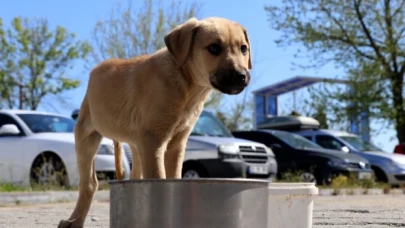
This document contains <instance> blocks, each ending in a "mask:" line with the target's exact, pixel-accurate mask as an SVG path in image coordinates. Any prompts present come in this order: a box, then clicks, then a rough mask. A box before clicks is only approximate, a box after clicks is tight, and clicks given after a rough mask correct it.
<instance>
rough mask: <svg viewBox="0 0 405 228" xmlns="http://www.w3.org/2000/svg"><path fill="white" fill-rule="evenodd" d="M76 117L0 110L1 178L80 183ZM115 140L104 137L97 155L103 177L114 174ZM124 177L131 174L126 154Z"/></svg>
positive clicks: (14, 180)
mask: <svg viewBox="0 0 405 228" xmlns="http://www.w3.org/2000/svg"><path fill="white" fill-rule="evenodd" d="M74 125H75V121H74V120H72V119H71V118H70V117H65V116H63V115H59V114H54V113H48V112H39V111H29V110H1V111H0V148H1V151H0V182H7V183H15V184H22V185H29V184H41V185H42V184H46V183H50V182H55V183H56V184H60V185H64V186H77V185H78V181H79V175H78V171H77V164H76V162H77V161H76V153H75V140H74V134H73V129H74ZM112 148H113V143H112V141H111V140H108V139H105V138H104V139H103V140H102V142H101V145H100V147H99V149H98V153H97V155H96V158H95V171H96V172H97V175H98V177H99V179H100V178H105V179H112V178H114V174H115V163H114V156H113V149H112ZM123 164H124V177H125V178H129V171H130V169H129V163H128V160H127V158H126V157H125V158H123Z"/></svg>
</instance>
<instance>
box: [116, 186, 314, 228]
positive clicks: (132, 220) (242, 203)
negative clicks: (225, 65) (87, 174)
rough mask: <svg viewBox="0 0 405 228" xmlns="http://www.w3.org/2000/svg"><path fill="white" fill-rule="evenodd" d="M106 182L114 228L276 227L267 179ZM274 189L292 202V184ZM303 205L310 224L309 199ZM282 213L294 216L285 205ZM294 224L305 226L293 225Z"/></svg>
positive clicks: (310, 204) (276, 204)
mask: <svg viewBox="0 0 405 228" xmlns="http://www.w3.org/2000/svg"><path fill="white" fill-rule="evenodd" d="M110 184H111V189H110V227H112V228H268V227H277V228H279V227H278V226H272V225H271V224H272V220H274V218H271V214H269V213H274V211H276V212H277V211H278V209H277V208H279V207H280V205H278V204H279V203H275V204H274V205H273V206H272V205H270V206H269V204H272V203H271V202H270V201H271V200H269V199H270V198H271V197H269V194H271V191H269V189H270V190H271V189H272V187H271V185H272V184H271V182H269V181H266V180H251V179H164V180H161V179H151V180H147V179H146V180H145V179H144V180H124V181H111V182H110ZM280 186H281V187H280ZM309 187H311V186H309ZM312 187H314V186H313V185H312ZM273 188H274V187H273ZM275 188H276V190H275V191H274V192H275V194H276V195H278V196H280V195H286V197H288V199H289V200H291V196H288V190H289V189H291V186H287V187H286V186H285V185H280V184H276V185H275ZM301 188H302V186H301ZM285 193H286V194H285ZM301 195H302V194H301ZM307 195H308V194H307ZM280 199H281V198H280ZM288 199H287V198H286V200H288ZM279 201H280V200H278V201H277V202H279ZM301 201H302V200H301ZM280 202H282V201H280ZM287 202H288V201H287ZM290 207H291V203H290ZM304 208H305V210H309V209H310V210H311V213H310V216H311V218H310V219H309V220H308V219H307V220H306V222H304V223H306V224H309V223H311V224H310V225H311V226H312V201H310V202H309V206H308V205H306V206H304ZM270 211H271V212H270ZM282 211H283V212H282V213H284V214H285V215H284V218H288V217H289V216H292V217H290V219H291V220H294V218H293V217H294V216H296V215H292V214H288V213H289V212H288V205H287V206H286V210H282ZM302 212H304V211H302ZM274 216H280V214H278V213H277V215H276V214H275V215H274ZM286 216H287V217H286ZM277 219H281V218H276V219H275V220H277ZM273 222H274V221H273ZM298 222H299V221H298ZM273 224H274V223H273ZM279 224H286V223H285V222H284V223H283V222H281V223H279ZM287 225H288V224H287ZM283 227H284V225H283ZM298 227H304V226H300V225H298V226H296V227H294V228H298ZM305 227H308V226H307V225H306V226H305ZM287 228H293V227H287Z"/></svg>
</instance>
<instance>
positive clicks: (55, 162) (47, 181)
mask: <svg viewBox="0 0 405 228" xmlns="http://www.w3.org/2000/svg"><path fill="white" fill-rule="evenodd" d="M31 185H39V186H55V187H69V182H68V177H67V172H66V168H65V165H64V164H63V162H62V160H61V159H60V158H59V157H58V156H57V155H56V154H54V153H50V152H45V153H41V154H40V155H38V157H37V158H35V160H34V162H33V164H32V167H31Z"/></svg>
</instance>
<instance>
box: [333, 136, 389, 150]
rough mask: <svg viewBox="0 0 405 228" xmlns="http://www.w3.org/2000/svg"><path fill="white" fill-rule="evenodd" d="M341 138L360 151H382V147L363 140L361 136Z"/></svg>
mask: <svg viewBox="0 0 405 228" xmlns="http://www.w3.org/2000/svg"><path fill="white" fill-rule="evenodd" d="M339 138H341V139H343V140H344V141H346V142H347V143H349V144H350V145H351V146H353V147H354V148H356V149H357V150H359V151H382V150H381V149H380V148H378V147H376V146H374V145H373V144H371V143H369V142H366V141H364V140H362V139H361V138H360V137H357V136H341V137H339Z"/></svg>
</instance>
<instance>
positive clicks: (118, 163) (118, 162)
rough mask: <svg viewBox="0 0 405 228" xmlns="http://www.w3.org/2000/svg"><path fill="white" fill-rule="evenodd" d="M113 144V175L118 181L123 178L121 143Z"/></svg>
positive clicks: (115, 142)
mask: <svg viewBox="0 0 405 228" xmlns="http://www.w3.org/2000/svg"><path fill="white" fill-rule="evenodd" d="M113 142H114V156H115V173H116V175H117V179H118V180H122V179H123V177H124V169H123V167H122V143H120V142H117V141H113Z"/></svg>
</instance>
